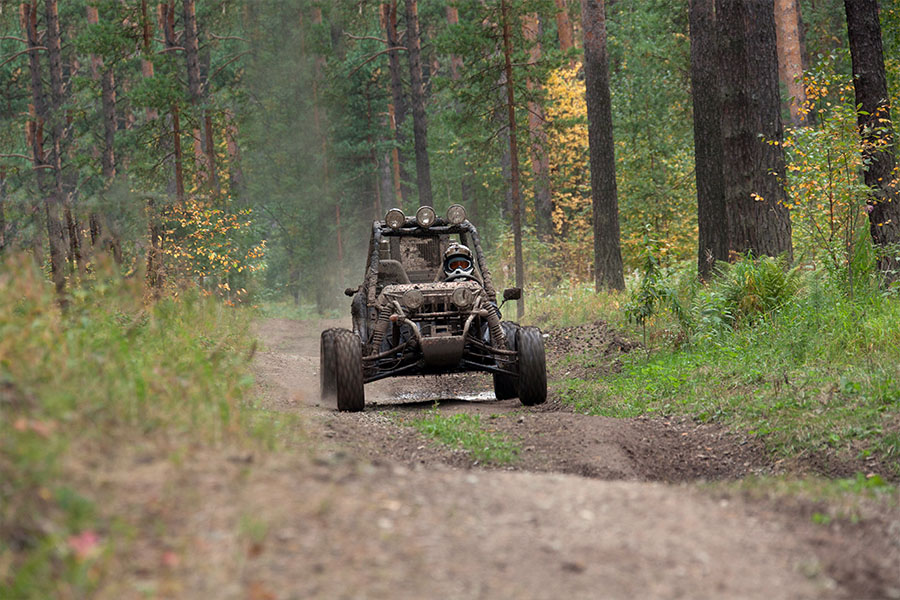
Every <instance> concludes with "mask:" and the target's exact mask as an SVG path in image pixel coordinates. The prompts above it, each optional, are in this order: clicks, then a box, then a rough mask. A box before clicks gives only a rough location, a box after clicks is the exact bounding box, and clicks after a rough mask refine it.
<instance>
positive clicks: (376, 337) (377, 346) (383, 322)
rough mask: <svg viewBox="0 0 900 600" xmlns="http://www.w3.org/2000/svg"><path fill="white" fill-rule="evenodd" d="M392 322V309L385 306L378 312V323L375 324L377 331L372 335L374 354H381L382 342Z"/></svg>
mask: <svg viewBox="0 0 900 600" xmlns="http://www.w3.org/2000/svg"><path fill="white" fill-rule="evenodd" d="M390 322H391V307H390V305H388V304H384V305H382V307H381V310H380V311H378V321H376V322H375V331H374V333H372V354H378V353H379V352H381V342H382V340H384V334H385V333H386V332H387V328H388V325H389V324H390Z"/></svg>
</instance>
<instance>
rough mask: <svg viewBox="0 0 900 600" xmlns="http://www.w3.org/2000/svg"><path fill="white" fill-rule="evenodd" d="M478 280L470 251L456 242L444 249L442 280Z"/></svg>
mask: <svg viewBox="0 0 900 600" xmlns="http://www.w3.org/2000/svg"><path fill="white" fill-rule="evenodd" d="M466 280H470V281H478V278H477V277H476V275H475V265H474V263H473V262H472V251H471V250H469V249H468V248H467V247H466V246H463V245H462V244H457V243H456V242H454V243H452V244H450V245H449V246H448V247H447V249H446V250H445V251H444V281H466Z"/></svg>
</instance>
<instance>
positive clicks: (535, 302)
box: [504, 282, 624, 329]
mask: <svg viewBox="0 0 900 600" xmlns="http://www.w3.org/2000/svg"><path fill="white" fill-rule="evenodd" d="M523 297H524V298H525V307H526V314H525V318H524V319H523V320H522V323H523V324H526V325H535V326H538V327H541V328H542V329H553V328H557V327H569V326H573V325H581V324H583V323H591V322H593V321H598V320H602V321H608V322H611V323H618V322H620V321H622V315H621V306H622V302H623V301H624V295H623V294H622V293H620V292H615V291H612V292H607V291H602V292H600V293H597V292H595V291H594V285H593V284H590V283H576V282H567V283H563V284H561V285H560V286H558V287H556V288H552V289H547V290H542V289H540V288H538V287H532V286H529V287H528V288H526V289H525V294H524V295H523ZM504 313H505V314H509V315H512V314H515V303H514V302H510V303H508V304H507V307H506V308H505V309H504Z"/></svg>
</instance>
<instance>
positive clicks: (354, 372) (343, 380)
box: [334, 329, 366, 412]
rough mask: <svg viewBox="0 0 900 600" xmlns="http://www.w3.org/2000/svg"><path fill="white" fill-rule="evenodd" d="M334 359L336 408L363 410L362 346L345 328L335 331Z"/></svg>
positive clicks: (364, 402)
mask: <svg viewBox="0 0 900 600" xmlns="http://www.w3.org/2000/svg"><path fill="white" fill-rule="evenodd" d="M334 359H335V360H334V367H335V368H334V373H335V379H336V382H335V383H336V385H335V391H336V392H337V407H338V410H340V411H349V412H358V411H361V410H363V409H364V408H365V407H366V392H365V389H364V387H363V370H362V346H361V345H360V343H359V337H358V336H357V335H356V334H355V333H353V332H352V331H348V330H346V329H338V330H337V331H335V334H334Z"/></svg>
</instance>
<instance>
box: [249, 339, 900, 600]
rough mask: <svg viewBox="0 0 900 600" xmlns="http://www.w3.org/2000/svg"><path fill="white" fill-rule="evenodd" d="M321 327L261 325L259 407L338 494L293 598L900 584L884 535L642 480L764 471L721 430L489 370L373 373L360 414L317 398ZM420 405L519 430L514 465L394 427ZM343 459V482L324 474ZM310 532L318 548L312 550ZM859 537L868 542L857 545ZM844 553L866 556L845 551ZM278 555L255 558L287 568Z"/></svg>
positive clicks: (802, 590)
mask: <svg viewBox="0 0 900 600" xmlns="http://www.w3.org/2000/svg"><path fill="white" fill-rule="evenodd" d="M335 325H336V324H335V323H321V324H318V325H315V324H311V323H296V322H290V321H267V322H263V323H261V324H260V325H259V336H260V338H261V340H262V342H263V347H264V351H263V353H262V354H261V356H260V360H259V361H258V373H259V380H260V385H261V390H262V395H263V398H264V403H265V405H266V406H267V407H269V408H271V409H273V410H279V411H288V412H292V413H297V414H300V415H302V416H303V417H304V419H305V420H306V422H307V427H308V430H309V433H310V436H311V438H312V439H313V440H314V441H315V443H316V444H317V450H316V453H317V456H318V457H319V458H318V459H317V460H319V461H320V462H321V464H322V465H326V466H325V467H323V468H324V469H325V471H326V472H327V473H328V475H326V476H323V477H324V479H325V480H327V481H330V482H331V483H332V485H333V486H334V488H333V489H334V490H336V493H338V494H339V496H340V500H337V499H332V500H331V501H330V502H334V504H333V505H332V504H329V506H333V507H337V506H340V507H341V508H340V509H337V508H335V510H336V513H337V514H339V515H340V517H339V518H337V520H332V518H331V516H329V517H327V518H325V519H324V521H322V522H321V523H318V525H317V527H314V528H313V529H314V531H313V532H312V533H310V536H311V537H310V538H309V540H308V548H307V549H308V550H310V551H313V552H314V554H315V555H316V557H317V560H319V561H320V562H318V563H317V564H318V566H316V567H315V569H314V570H316V572H317V573H321V574H323V576H322V577H318V578H316V583H315V585H313V587H310V588H304V590H305V592H304V594H301V595H300V596H302V597H306V595H307V594H308V595H310V596H312V597H348V598H349V597H374V598H382V597H384V598H388V597H391V598H393V597H402V598H406V597H408V598H414V597H458V598H472V597H484V598H491V597H511V596H514V597H522V598H551V597H574V598H593V597H598V596H602V597H610V598H618V597H622V598H625V597H644V598H663V597H668V598H671V597H692V598H694V597H734V598H755V597H760V598H762V597H766V598H807V597H808V598H813V597H815V598H827V597H889V596H890V594H892V593H894V592H895V591H897V593H900V584H896V582H895V579H894V575H893V573H894V571H893V567H894V564H895V562H894V561H895V560H896V557H897V556H898V549H897V548H896V547H894V548H893V549H892V548H891V543H890V540H889V536H885V535H883V536H881V537H879V538H878V542H877V543H873V540H872V539H868V538H866V533H865V531H863V529H860V528H857V529H856V530H852V531H843V532H840V531H838V532H837V533H835V532H834V531H831V532H823V531H822V530H821V528H820V529H816V528H815V527H814V526H811V524H810V514H811V512H810V510H811V509H810V508H809V507H807V506H794V507H787V508H786V507H785V506H783V505H777V504H771V503H769V504H766V503H753V502H749V503H748V502H747V501H745V500H744V499H743V498H740V497H735V496H734V495H722V494H720V495H719V496H713V495H711V494H710V493H702V492H700V491H698V489H697V488H696V487H695V486H686V485H676V486H672V485H662V484H660V483H648V482H666V483H677V482H695V481H697V480H701V481H702V480H707V479H737V478H741V477H744V476H746V475H749V474H754V473H770V472H772V471H773V469H774V468H775V465H773V464H772V459H770V458H768V457H767V455H766V453H765V451H764V449H763V448H762V447H761V446H760V445H759V444H758V442H755V441H754V440H749V439H743V438H741V437H740V436H735V435H733V434H731V433H729V432H727V431H724V430H721V429H720V428H716V427H711V426H697V425H695V424H693V423H690V422H688V421H684V420H661V419H660V420H649V419H632V420H617V419H605V418H602V417H588V416H585V415H578V414H573V413H571V412H567V411H566V410H565V409H564V407H562V406H560V405H559V404H558V403H555V402H553V401H551V402H548V404H547V405H544V406H542V407H536V408H524V407H522V406H521V405H520V404H519V403H518V401H517V400H511V401H485V400H484V398H487V397H490V393H489V392H488V393H485V392H487V391H488V390H489V389H490V378H489V377H478V376H468V375H466V376H460V377H443V378H431V379H427V378H415V379H397V380H386V381H382V382H377V383H375V384H371V385H369V386H367V387H366V394H367V399H366V401H367V410H366V411H365V412H363V413H338V412H336V411H335V410H334V407H331V406H322V405H321V403H320V401H319V399H318V394H317V390H318V380H317V373H318V361H317V357H316V355H317V352H318V341H317V337H316V336H317V334H318V331H320V330H321V329H323V328H324V327H326V326H335ZM614 341H615V340H614ZM610 346H611V345H610ZM461 392H462V393H461ZM465 398H469V400H465ZM435 400H439V401H440V403H439V405H438V406H435ZM429 409H435V410H440V411H442V412H447V413H455V412H466V413H472V414H480V415H484V416H492V417H493V418H491V419H490V425H491V427H492V428H494V429H496V430H497V431H499V432H502V433H504V434H506V435H509V436H510V437H512V438H514V439H517V440H519V442H520V445H521V447H522V448H523V451H522V452H521V454H520V458H519V459H518V460H517V461H516V462H515V464H514V465H513V466H511V467H503V468H496V467H490V466H488V467H482V466H480V465H476V464H475V463H474V460H473V459H472V458H471V457H470V456H468V455H467V454H465V453H463V452H460V451H456V450H453V449H449V448H446V447H440V446H437V445H435V444H432V443H429V442H428V441H426V440H424V439H423V438H422V437H420V436H419V434H418V433H417V432H416V431H415V430H413V429H412V428H409V427H403V426H401V425H398V424H397V420H398V419H402V418H404V417H405V416H407V415H409V416H413V415H416V416H417V415H420V414H422V413H423V412H424V411H426V410H429ZM320 466H321V465H320ZM473 467H475V468H473ZM348 469H349V471H350V472H351V473H353V475H349V476H341V475H339V473H341V472H343V471H345V470H348ZM503 471H516V472H503ZM573 475H574V476H573ZM342 477H344V479H342ZM260 510H263V509H262V508H261V509H260ZM782 510H783V511H784V512H783V513H780V512H779V511H782ZM300 512H302V511H300ZM327 512H328V513H329V515H330V514H331V510H330V509H329V511H327ZM287 518H288V520H290V519H291V518H290V517H287ZM870 525H871V524H870ZM875 526H876V527H877V526H878V525H877V524H876V525H875ZM897 526H898V527H900V524H898V525H897ZM898 531H900V529H898ZM825 533H829V534H830V535H825ZM868 533H869V534H871V533H873V532H872V531H869V532H868ZM319 536H324V538H320V537H319ZM876 537H877V536H876ZM323 539H324V540H326V544H325V546H324V547H323V546H320V548H319V550H323V549H324V548H325V547H327V548H328V551H327V552H326V553H325V554H324V555H323V552H321V551H315V547H316V544H317V543H320V542H321V541H322V540H323ZM353 540H356V541H353ZM854 540H855V543H854V544H853V546H852V547H850V546H848V545H847V543H848V542H853V541H854ZM357 543H361V544H363V547H364V548H365V550H361V548H358V547H356V544H357ZM867 545H869V546H871V547H872V548H877V549H876V550H874V551H868V552H866V551H865V550H866V547H867ZM848 552H850V553H854V552H855V553H856V554H857V555H859V554H860V552H862V554H864V555H865V558H864V559H862V562H860V561H859V560H855V561H853V560H847V553H848ZM348 553H349V554H348ZM277 555H278V556H279V557H281V558H283V557H284V556H291V555H292V554H291V553H290V552H289V553H288V554H287V555H282V554H280V553H277ZM281 558H278V559H276V560H275V561H274V562H269V563H266V566H265V567H264V569H275V570H277V569H282V568H288V566H287V565H286V564H283V563H279V560H281ZM284 560H288V559H284ZM335 568H338V570H339V571H340V572H341V573H342V575H341V577H342V578H344V579H341V580H340V581H341V583H340V584H338V583H335V581H336V580H335V579H334V573H333V570H334V569H335ZM271 572H273V573H274V572H275V571H271ZM860 572H863V573H865V576H860ZM348 573H352V575H349V574H348ZM310 585H312V584H310ZM288 597H290V596H288Z"/></svg>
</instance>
